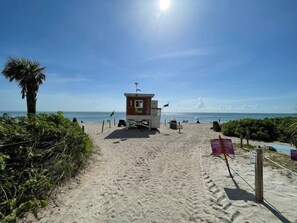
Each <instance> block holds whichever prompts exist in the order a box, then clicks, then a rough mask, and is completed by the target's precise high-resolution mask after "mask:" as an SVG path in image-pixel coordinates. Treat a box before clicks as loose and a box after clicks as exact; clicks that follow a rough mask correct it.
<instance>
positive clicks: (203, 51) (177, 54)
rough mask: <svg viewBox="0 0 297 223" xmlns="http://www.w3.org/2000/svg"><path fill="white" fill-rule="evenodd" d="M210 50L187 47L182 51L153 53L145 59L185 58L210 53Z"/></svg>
mask: <svg viewBox="0 0 297 223" xmlns="http://www.w3.org/2000/svg"><path fill="white" fill-rule="evenodd" d="M212 53H213V52H212V50H209V49H203V48H201V49H189V50H183V51H174V52H169V53H164V54H159V55H155V56H153V57H150V58H148V59H146V61H151V60H158V59H170V58H186V57H197V56H205V55H210V54H212Z"/></svg>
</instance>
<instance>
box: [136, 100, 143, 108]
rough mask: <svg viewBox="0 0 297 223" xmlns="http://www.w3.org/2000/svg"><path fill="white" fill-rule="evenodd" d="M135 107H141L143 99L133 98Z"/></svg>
mask: <svg viewBox="0 0 297 223" xmlns="http://www.w3.org/2000/svg"><path fill="white" fill-rule="evenodd" d="M135 108H143V100H135Z"/></svg>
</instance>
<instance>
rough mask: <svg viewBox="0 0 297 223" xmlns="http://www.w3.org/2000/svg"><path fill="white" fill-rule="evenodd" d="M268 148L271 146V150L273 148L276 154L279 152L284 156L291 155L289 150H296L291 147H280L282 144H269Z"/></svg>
mask: <svg viewBox="0 0 297 223" xmlns="http://www.w3.org/2000/svg"><path fill="white" fill-rule="evenodd" d="M269 145H270V146H272V147H273V148H275V149H276V150H277V151H278V152H279V151H281V152H284V153H286V154H289V155H291V150H292V149H293V150H295V149H296V148H295V147H291V146H286V145H282V144H276V143H274V144H269Z"/></svg>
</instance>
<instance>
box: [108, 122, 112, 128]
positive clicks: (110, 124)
mask: <svg viewBox="0 0 297 223" xmlns="http://www.w3.org/2000/svg"><path fill="white" fill-rule="evenodd" d="M108 122H109V128H111V120H108Z"/></svg>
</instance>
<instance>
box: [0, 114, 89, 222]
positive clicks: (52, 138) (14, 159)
mask: <svg viewBox="0 0 297 223" xmlns="http://www.w3.org/2000/svg"><path fill="white" fill-rule="evenodd" d="M0 139H1V141H0V176H1V178H0V221H1V222H15V221H16V220H17V218H18V217H19V216H20V215H22V214H23V213H24V212H25V211H28V210H31V211H33V212H34V211H36V210H37V209H38V208H40V207H43V206H45V205H46V204H47V199H48V197H49V195H50V194H51V192H52V190H53V189H54V188H55V187H56V186H57V185H58V184H59V183H60V182H61V181H62V180H64V179H66V178H68V177H72V176H74V175H75V174H76V173H77V171H78V170H79V169H80V168H81V167H82V165H83V164H84V163H85V161H86V159H87V158H88V156H89V155H90V153H91V149H92V143H91V140H90V139H89V137H88V136H87V135H86V134H85V133H84V132H83V131H82V129H81V128H80V126H79V124H78V123H74V122H71V121H70V120H68V119H67V118H65V117H64V116H63V115H62V113H58V114H51V115H48V114H40V115H35V116H31V117H17V118H12V117H9V116H8V115H7V114H5V115H4V116H3V117H2V118H1V119H0Z"/></svg>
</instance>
